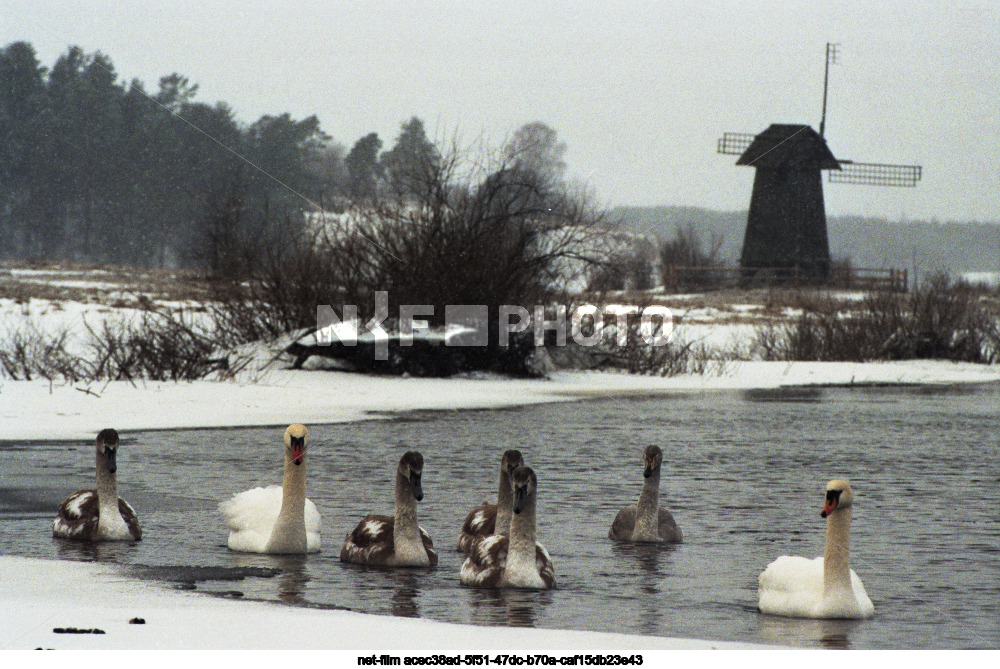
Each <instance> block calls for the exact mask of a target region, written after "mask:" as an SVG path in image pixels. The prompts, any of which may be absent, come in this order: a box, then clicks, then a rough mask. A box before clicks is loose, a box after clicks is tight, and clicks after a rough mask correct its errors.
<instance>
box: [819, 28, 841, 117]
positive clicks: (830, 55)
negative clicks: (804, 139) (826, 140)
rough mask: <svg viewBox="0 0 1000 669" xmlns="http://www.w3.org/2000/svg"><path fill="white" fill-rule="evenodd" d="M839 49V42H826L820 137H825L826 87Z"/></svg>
mask: <svg viewBox="0 0 1000 669" xmlns="http://www.w3.org/2000/svg"><path fill="white" fill-rule="evenodd" d="M838 49H840V44H839V43H834V42H827V43H826V69H825V70H824V72H823V116H822V118H821V119H820V121H819V136H820V137H823V131H824V130H825V129H826V89H827V85H828V84H829V82H830V65H831V63H832V64H833V65H836V64H837V54H838Z"/></svg>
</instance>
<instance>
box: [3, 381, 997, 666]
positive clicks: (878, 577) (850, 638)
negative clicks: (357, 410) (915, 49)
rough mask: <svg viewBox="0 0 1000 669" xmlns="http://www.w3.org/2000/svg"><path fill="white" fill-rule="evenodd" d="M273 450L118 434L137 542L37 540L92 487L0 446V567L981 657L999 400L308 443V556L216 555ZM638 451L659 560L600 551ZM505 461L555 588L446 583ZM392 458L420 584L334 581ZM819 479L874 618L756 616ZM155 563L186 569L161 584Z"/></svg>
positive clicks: (806, 544)
mask: <svg viewBox="0 0 1000 669" xmlns="http://www.w3.org/2000/svg"><path fill="white" fill-rule="evenodd" d="M290 419H293V417H292V416H290ZM99 427H104V426H95V433H96V431H97V428H99ZM283 429H284V426H281V427H278V428H263V429H242V428H241V429H216V430H184V431H157V432H131V433H127V434H123V438H124V445H123V447H122V449H121V452H120V454H119V470H118V472H119V486H120V491H119V492H120V494H121V495H122V496H123V497H124V498H126V499H128V500H129V501H130V502H131V503H132V505H133V506H134V507H135V508H136V510H137V512H138V514H139V518H140V519H141V521H142V524H143V528H144V530H145V538H144V539H143V541H142V542H141V543H139V544H135V545H124V544H101V545H98V546H81V545H79V544H73V543H71V542H65V541H61V540H56V539H53V538H52V536H51V519H52V518H53V517H54V512H55V509H56V506H57V505H58V503H59V502H60V501H61V500H62V499H63V498H64V497H65V496H66V495H67V494H69V493H70V492H72V491H74V490H76V489H77V488H81V487H93V479H94V471H93V470H94V453H93V446H92V445H91V444H85V443H67V442H31V443H14V442H0V473H2V479H0V553H4V554H17V555H24V556H29V557H38V558H60V559H72V560H94V559H97V560H101V561H109V562H115V563H118V564H121V565H124V566H126V568H127V571H128V572H129V573H131V574H133V575H135V576H138V577H142V578H151V579H157V580H162V581H164V583H173V584H175V585H179V586H180V587H185V588H189V589H190V588H194V589H196V590H198V591H204V592H215V593H228V594H229V595H230V596H243V597H246V598H253V599H264V600H275V601H284V602H289V603H293V604H298V605H303V606H322V607H327V606H333V607H343V608H348V609H351V610H355V611H362V612H366V613H376V614H384V615H397V616H419V617H423V618H431V619H435V620H443V621H450V622H458V623H474V624H489V625H522V626H533V627H544V628H565V629H586V630H600V631H608V632H627V633H634V634H645V635H658V636H677V637H696V638H702V639H719V640H729V641H746V642H757V643H779V644H793V645H799V646H813V647H818V646H834V647H850V648H929V647H934V648H1000V615H998V608H1000V521H998V516H1000V464H998V462H1000V460H998V456H1000V386H998V385H985V386H964V387H917V388H867V389H865V388H861V389H858V388H854V389H845V388H824V389H816V388H812V389H783V390H769V391H749V392H706V393H684V394H681V393H679V394H675V395H669V396H659V397H654V398H623V399H601V400H594V401H585V402H576V403H563V404H550V405H541V406H532V407H525V408H521V409H504V410H489V411H454V412H427V413H424V412H421V413H413V414H406V415H403V416H401V417H399V418H396V419H392V420H377V421H367V422H361V423H355V424H340V425H315V426H310V433H311V436H312V440H311V445H310V450H309V462H308V464H309V472H308V489H309V493H308V494H309V497H310V498H311V499H312V500H313V501H315V502H316V504H317V505H318V506H319V509H320V512H321V514H322V515H323V544H324V547H323V551H322V552H321V553H319V554H315V555H310V556H307V557H304V558H303V557H279V556H266V555H248V554H238V553H233V552H230V551H229V550H228V549H227V548H226V547H225V541H226V531H225V529H224V526H223V523H222V520H221V518H220V516H219V515H218V513H217V511H216V510H215V508H216V505H217V504H218V503H219V502H220V501H222V500H223V499H225V498H227V497H228V496H229V495H231V494H233V493H236V492H239V491H241V490H245V489H247V488H250V487H253V486H256V485H264V484H271V483H280V477H281V458H282V455H281V449H282V445H281V436H282V432H283ZM651 443H656V444H660V445H661V446H662V447H663V450H664V454H665V457H664V467H663V485H662V488H661V503H662V504H666V505H668V506H669V508H670V509H671V510H672V512H673V514H674V517H675V518H676V519H677V522H678V524H679V525H680V527H681V528H682V530H683V531H684V537H685V543H683V544H681V545H679V546H676V547H656V546H631V545H622V544H616V543H614V542H611V541H609V540H608V539H607V532H608V528H609V527H610V524H611V521H612V519H613V518H614V516H615V513H616V512H617V509H618V508H619V507H621V506H623V505H625V504H634V503H635V500H636V497H637V496H638V492H639V489H640V487H641V485H642V464H641V452H642V449H643V448H644V447H645V446H646V445H647V444H651ZM507 448H520V449H521V450H522V451H523V452H524V454H525V458H526V460H527V462H528V464H529V465H530V466H531V467H533V468H534V470H535V472H536V473H537V474H538V479H539V501H538V536H539V540H540V541H542V542H543V543H545V544H546V546H547V547H548V549H549V552H550V553H551V555H552V560H553V563H554V564H555V568H556V575H557V581H558V589H556V590H554V591H549V592H514V591H511V592H500V593H497V592H492V591H486V590H475V589H467V588H463V587H461V586H460V585H459V583H458V571H459V567H460V565H461V558H460V556H459V554H458V553H456V552H455V551H454V550H453V548H454V542H455V539H456V538H457V535H458V532H459V529H460V527H461V523H462V520H463V518H464V516H465V514H466V513H467V512H468V511H469V510H470V509H471V508H472V507H474V506H476V505H478V504H480V503H481V502H482V501H483V500H484V499H490V500H493V499H494V498H495V495H496V486H497V472H498V468H499V458H500V455H501V453H502V452H503V451H504V450H505V449H507ZM407 449H417V450H420V451H421V452H422V453H423V454H424V457H425V469H424V477H423V484H424V494H425V497H424V501H423V502H421V503H420V505H419V516H420V522H421V525H423V526H424V528H426V529H427V530H428V532H429V533H430V534H431V536H432V537H433V538H434V542H435V545H436V546H437V547H438V549H439V551H440V554H441V561H440V564H439V566H438V567H437V568H436V569H432V570H395V571H392V570H378V569H368V568H362V567H357V566H354V565H345V564H342V563H340V562H339V560H338V555H339V550H340V544H341V542H342V540H343V537H344V535H345V534H346V533H347V532H348V530H350V529H351V528H353V527H354V525H355V524H356V523H357V522H358V520H360V518H361V517H362V516H363V515H364V514H366V513H368V512H372V511H375V512H379V513H391V508H392V484H391V477H392V473H393V471H394V468H395V464H396V462H397V461H398V459H399V456H400V455H401V453H402V452H403V451H404V450H407ZM831 478H846V479H849V480H850V481H851V482H852V485H853V487H854V491H855V498H856V502H855V509H854V523H853V527H852V538H851V549H852V552H851V566H852V567H853V568H854V570H855V571H857V573H858V574H859V575H860V576H861V578H862V580H863V581H864V583H865V586H866V587H867V589H868V593H869V595H870V596H871V598H872V601H873V602H874V603H875V611H876V613H875V617H874V618H873V619H871V620H864V621H814V620H795V619H783V618H777V617H772V616H765V615H762V614H759V613H758V612H757V610H756V601H757V576H758V574H759V573H760V572H761V571H762V570H763V568H764V567H765V566H766V565H767V564H768V563H769V562H770V561H771V560H773V559H774V558H776V557H777V556H779V555H784V554H788V555H802V556H805V557H810V558H811V557H815V556H817V555H822V553H823V540H824V534H823V533H824V521H822V520H821V519H820V517H819V511H820V508H821V505H822V501H823V487H824V485H825V483H826V481H827V480H829V479H831ZM168 566H169V567H183V568H181V569H161V568H159V567H168Z"/></svg>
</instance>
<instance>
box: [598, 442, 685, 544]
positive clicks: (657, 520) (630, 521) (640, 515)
mask: <svg viewBox="0 0 1000 669" xmlns="http://www.w3.org/2000/svg"><path fill="white" fill-rule="evenodd" d="M642 461H643V464H644V465H645V469H644V470H643V473H642V475H643V476H644V477H645V479H646V482H645V483H643V485H642V492H641V493H639V502H638V504H634V505H632V506H626V507H625V508H623V509H622V510H621V511H619V512H618V515H617V516H615V521H614V522H613V523H612V524H611V530H610V531H609V532H608V538H610V539H617V540H619V541H636V542H651V543H667V542H671V543H680V542H681V541H683V540H684V536H683V534H682V533H681V529H680V528H679V527H677V523H675V522H674V517H673V516H671V515H670V512H669V511H667V510H666V509H664V508H663V507H661V506H660V501H659V500H660V465H661V464H662V462H663V451H661V450H660V447H659V446H648V447H647V448H646V451H645V452H644V453H643V454H642Z"/></svg>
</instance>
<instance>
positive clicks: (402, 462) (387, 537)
mask: <svg viewBox="0 0 1000 669" xmlns="http://www.w3.org/2000/svg"><path fill="white" fill-rule="evenodd" d="M423 470H424V457H423V456H422V455H420V453H418V452H416V451H408V452H406V453H404V454H403V457H402V458H400V459H399V466H397V467H396V515H395V517H390V516H380V515H376V514H369V515H367V516H365V517H364V518H362V519H361V522H360V523H358V526H357V527H355V528H354V531H353V532H349V533H348V534H347V536H346V537H345V538H344V545H343V546H342V547H341V549H340V560H341V562H353V563H355V564H367V565H374V566H379V567H434V566H436V565H437V563H438V554H437V551H436V550H434V542H433V541H431V537H430V535H428V534H427V532H426V531H425V530H424V528H422V527H420V525H419V524H417V502H419V501H420V500H422V499H423V498H424V491H423V488H422V487H421V486H420V477H421V475H422V474H423Z"/></svg>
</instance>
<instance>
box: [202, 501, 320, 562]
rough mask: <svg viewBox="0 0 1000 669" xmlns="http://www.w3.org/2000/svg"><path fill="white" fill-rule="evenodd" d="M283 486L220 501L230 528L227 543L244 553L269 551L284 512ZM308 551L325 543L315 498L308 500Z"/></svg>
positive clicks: (314, 551) (314, 550)
mask: <svg viewBox="0 0 1000 669" xmlns="http://www.w3.org/2000/svg"><path fill="white" fill-rule="evenodd" d="M282 495H283V488H282V486H280V485H270V486H267V487H266V488H253V489H251V490H244V491H243V492H241V493H237V494H236V495H233V496H232V497H231V498H229V499H228V500H226V501H225V502H222V503H221V504H220V505H219V511H220V512H221V513H222V517H223V518H224V519H225V522H226V527H228V528H229V540H228V541H227V545H228V546H229V548H230V549H231V550H234V551H240V552H242V553H267V552H268V551H267V543H268V541H270V539H271V534H272V532H273V531H274V526H275V524H276V523H277V522H278V514H279V513H280V512H281V501H282ZM305 525H306V552H307V553H316V552H318V551H319V549H320V548H321V546H322V543H323V541H322V538H321V536H320V515H319V509H318V508H316V504H315V503H314V502H313V501H312V500H311V499H306V504H305Z"/></svg>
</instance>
